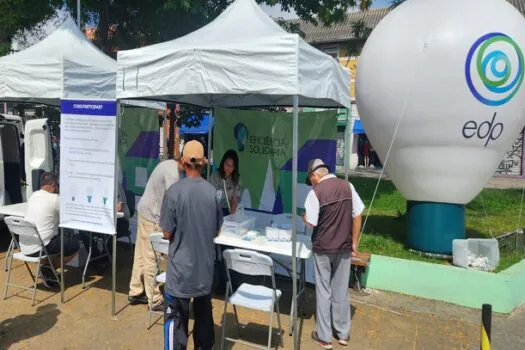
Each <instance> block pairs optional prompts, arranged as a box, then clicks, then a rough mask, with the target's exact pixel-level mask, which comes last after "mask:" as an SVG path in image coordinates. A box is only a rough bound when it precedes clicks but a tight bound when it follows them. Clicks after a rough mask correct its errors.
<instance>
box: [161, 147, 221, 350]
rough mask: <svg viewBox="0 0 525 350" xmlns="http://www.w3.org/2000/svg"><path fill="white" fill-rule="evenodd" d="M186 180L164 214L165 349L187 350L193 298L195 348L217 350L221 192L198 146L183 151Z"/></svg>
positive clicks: (166, 200)
mask: <svg viewBox="0 0 525 350" xmlns="http://www.w3.org/2000/svg"><path fill="white" fill-rule="evenodd" d="M181 162H182V163H183V165H184V170H185V172H186V178H184V179H183V180H181V181H179V182H177V183H176V184H174V185H173V186H171V187H170V189H169V190H168V192H167V193H166V196H165V197H164V201H163V203H162V209H161V214H160V227H161V228H162V230H163V232H164V237H165V238H166V239H169V240H170V248H169V259H168V268H167V271H166V292H165V298H166V301H167V309H166V313H165V320H166V322H165V325H164V332H165V334H164V339H165V349H170V350H171V349H186V347H187V344H188V322H189V318H190V301H191V299H193V316H194V320H195V322H194V325H193V342H194V348H195V349H201V350H208V349H212V348H213V345H214V343H215V334H214V333H215V332H214V323H213V314H212V305H211V289H212V282H213V266H214V260H215V250H214V243H213V239H214V238H215V236H216V235H217V233H218V232H219V229H220V227H221V225H222V208H221V205H220V203H219V202H218V200H217V196H216V190H215V187H213V186H212V185H211V184H210V183H208V182H207V181H206V180H205V179H203V178H202V177H201V175H200V174H201V170H202V167H203V166H204V165H205V163H206V159H205V158H204V147H203V146H202V144H201V143H200V142H198V141H190V142H188V143H187V144H186V145H185V146H184V150H183V151H182V160H181Z"/></svg>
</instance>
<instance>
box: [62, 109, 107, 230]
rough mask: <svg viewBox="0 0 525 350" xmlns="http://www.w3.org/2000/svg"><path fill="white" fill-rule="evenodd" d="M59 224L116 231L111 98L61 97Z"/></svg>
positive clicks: (73, 227) (67, 226)
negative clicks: (62, 98)
mask: <svg viewBox="0 0 525 350" xmlns="http://www.w3.org/2000/svg"><path fill="white" fill-rule="evenodd" d="M61 109H62V110H61V113H62V115H61V137H60V150H61V152H60V227H63V228H70V229H77V230H81V231H91V232H97V233H105V234H115V217H114V215H115V208H116V205H115V203H116V202H115V198H114V197H115V167H116V164H115V159H116V133H117V104H116V102H115V101H81V100H62V102H61Z"/></svg>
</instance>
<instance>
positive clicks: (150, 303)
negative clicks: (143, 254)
mask: <svg viewBox="0 0 525 350" xmlns="http://www.w3.org/2000/svg"><path fill="white" fill-rule="evenodd" d="M150 243H151V248H152V249H153V253H154V254H155V276H154V277H153V282H152V284H151V290H152V291H153V290H154V289H155V287H156V286H157V283H159V282H157V277H158V276H159V275H160V274H161V273H162V272H161V271H162V270H161V269H160V261H159V255H162V253H160V252H157V251H156V250H155V247H154V245H153V242H151V236H150ZM152 308H153V300H150V299H148V326H147V328H146V329H150V328H151V327H152V326H153V325H152V324H151V317H152V315H153V314H155V315H161V316H164V312H160V311H153V310H152Z"/></svg>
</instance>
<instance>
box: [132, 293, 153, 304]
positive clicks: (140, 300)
mask: <svg viewBox="0 0 525 350" xmlns="http://www.w3.org/2000/svg"><path fill="white" fill-rule="evenodd" d="M128 301H129V304H130V305H140V304H148V297H147V296H146V295H145V294H142V295H135V296H131V295H130V296H128Z"/></svg>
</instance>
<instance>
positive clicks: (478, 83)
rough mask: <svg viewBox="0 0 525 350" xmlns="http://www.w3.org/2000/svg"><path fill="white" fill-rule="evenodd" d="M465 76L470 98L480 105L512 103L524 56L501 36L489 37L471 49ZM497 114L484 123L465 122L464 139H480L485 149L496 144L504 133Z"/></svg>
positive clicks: (520, 83)
mask: <svg viewBox="0 0 525 350" xmlns="http://www.w3.org/2000/svg"><path fill="white" fill-rule="evenodd" d="M465 76H466V80H467V85H468V87H469V89H470V92H472V95H474V97H475V98H476V99H477V100H478V101H479V102H481V103H483V104H485V105H487V106H490V107H494V108H497V107H499V106H502V105H504V104H506V103H507V102H509V101H510V100H512V98H513V97H514V96H515V95H516V93H517V92H518V90H519V89H520V87H521V85H522V83H523V76H524V59H523V53H522V51H521V49H520V47H519V46H518V44H516V42H515V41H514V40H512V38H510V37H509V36H508V35H506V34H503V33H489V34H486V35H484V36H482V37H481V38H479V39H478V40H477V41H476V42H475V43H474V44H473V45H472V47H471V48H470V50H469V53H468V55H467V60H466V63H465ZM497 116H498V111H497V110H495V111H493V112H491V116H490V117H488V118H487V120H486V121H484V122H481V123H478V122H476V121H475V120H469V121H467V122H466V123H465V124H464V126H463V129H462V133H463V137H465V138H466V139H479V140H481V141H483V142H484V145H485V147H487V146H488V145H489V143H490V142H493V141H496V140H497V139H498V138H499V137H500V136H501V134H502V133H503V130H504V125H503V123H500V122H498V121H497Z"/></svg>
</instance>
